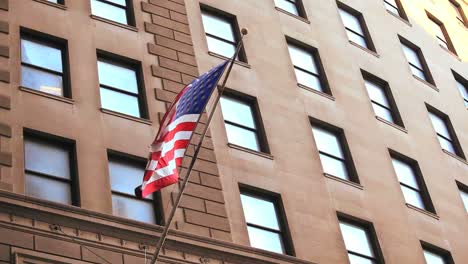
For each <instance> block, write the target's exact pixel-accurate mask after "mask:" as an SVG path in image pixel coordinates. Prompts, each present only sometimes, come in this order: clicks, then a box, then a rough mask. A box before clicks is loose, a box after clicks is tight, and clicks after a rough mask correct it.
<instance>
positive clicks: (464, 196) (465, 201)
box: [460, 190, 468, 212]
mask: <svg viewBox="0 0 468 264" xmlns="http://www.w3.org/2000/svg"><path fill="white" fill-rule="evenodd" d="M460 196H461V198H462V201H463V204H464V205H465V209H466V211H467V212H468V193H467V192H465V191H462V190H460Z"/></svg>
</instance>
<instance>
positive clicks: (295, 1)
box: [275, 0, 305, 18]
mask: <svg viewBox="0 0 468 264" xmlns="http://www.w3.org/2000/svg"><path fill="white" fill-rule="evenodd" d="M275 5H276V7H277V8H280V9H282V10H284V11H287V12H288V13H291V14H293V15H296V16H300V17H303V18H305V12H304V8H303V5H302V0H275Z"/></svg>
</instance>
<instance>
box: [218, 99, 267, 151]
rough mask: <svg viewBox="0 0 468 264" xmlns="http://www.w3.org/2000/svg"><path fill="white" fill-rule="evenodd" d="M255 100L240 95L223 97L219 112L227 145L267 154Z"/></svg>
mask: <svg viewBox="0 0 468 264" xmlns="http://www.w3.org/2000/svg"><path fill="white" fill-rule="evenodd" d="M256 106H257V105H256V100H255V98H252V97H247V96H242V95H237V96H236V95H233V94H231V95H223V96H222V97H221V111H222V113H223V118H224V124H225V127H226V133H227V138H228V141H229V143H232V144H235V145H238V146H241V147H245V148H248V149H252V150H255V151H261V152H266V153H268V152H269V150H268V147H267V144H266V138H265V136H264V132H263V127H262V126H261V124H260V122H259V119H260V118H259V113H258V109H257V107H256Z"/></svg>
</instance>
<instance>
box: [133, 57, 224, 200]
mask: <svg viewBox="0 0 468 264" xmlns="http://www.w3.org/2000/svg"><path fill="white" fill-rule="evenodd" d="M226 65H227V62H224V63H222V64H220V65H218V66H216V67H214V68H213V69H211V70H210V71H209V72H206V73H204V74H203V75H201V76H200V77H198V78H197V79H195V80H193V81H192V82H191V83H190V84H189V85H187V86H186V87H185V88H184V89H182V91H181V92H180V93H179V94H178V95H177V97H176V98H175V100H174V102H173V103H172V104H171V106H170V107H169V110H167V112H166V114H165V115H164V117H163V119H162V120H161V125H160V127H159V131H158V134H157V135H156V138H155V139H154V141H153V144H151V149H150V153H149V157H148V164H147V166H146V169H145V175H144V177H143V184H142V185H141V186H138V187H137V188H136V189H135V194H136V195H137V196H138V197H146V196H148V195H150V194H151V193H153V192H156V191H158V190H159V189H161V188H164V187H166V186H168V185H171V184H174V183H176V182H177V181H178V180H179V173H178V171H177V167H178V166H180V165H181V164H182V159H183V158H184V155H185V150H186V149H187V147H188V145H189V143H190V138H191V137H192V134H193V131H194V130H195V128H196V126H197V123H198V120H199V119H200V116H201V114H202V112H203V110H204V109H205V106H206V104H207V103H208V100H209V99H210V97H211V94H212V92H213V90H214V89H215V87H216V85H217V83H218V81H219V79H220V78H221V75H222V74H223V72H224V69H225V68H226Z"/></svg>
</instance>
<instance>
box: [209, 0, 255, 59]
mask: <svg viewBox="0 0 468 264" xmlns="http://www.w3.org/2000/svg"><path fill="white" fill-rule="evenodd" d="M203 13H208V14H210V15H212V16H216V17H219V18H221V19H222V20H225V21H227V22H229V24H230V25H231V28H232V32H233V34H234V40H235V43H232V42H229V41H227V40H225V39H223V38H220V37H218V36H215V35H212V34H210V33H207V32H206V31H205V26H204V24H203V19H202V15H203ZM200 21H201V24H202V29H203V33H204V35H205V42H206V44H207V47H208V40H207V36H209V37H212V38H215V39H217V40H220V41H223V42H226V43H230V44H233V45H234V49H235V48H236V47H237V46H238V45H239V41H240V39H241V32H240V28H239V23H238V21H237V16H235V15H233V14H230V13H228V12H225V11H223V10H220V9H217V8H214V7H212V6H209V5H206V4H202V3H200ZM208 52H211V53H214V54H216V55H218V56H222V57H226V56H224V55H222V54H219V53H216V52H214V51H210V50H209V49H208ZM226 58H227V57H226ZM236 60H237V61H240V62H243V63H248V61H247V54H246V52H245V46H244V45H242V47H241V48H240V50H239V53H238V55H237V58H236Z"/></svg>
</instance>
